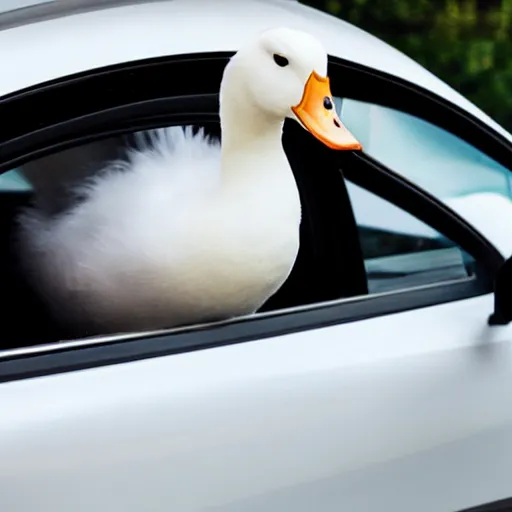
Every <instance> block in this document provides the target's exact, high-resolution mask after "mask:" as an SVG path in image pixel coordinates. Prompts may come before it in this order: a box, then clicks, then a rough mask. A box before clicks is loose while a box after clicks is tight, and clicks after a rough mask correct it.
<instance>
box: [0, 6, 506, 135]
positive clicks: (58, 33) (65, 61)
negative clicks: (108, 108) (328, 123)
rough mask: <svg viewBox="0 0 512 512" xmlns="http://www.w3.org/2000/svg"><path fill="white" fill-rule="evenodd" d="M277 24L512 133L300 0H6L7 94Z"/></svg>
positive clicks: (235, 42) (2, 20)
mask: <svg viewBox="0 0 512 512" xmlns="http://www.w3.org/2000/svg"><path fill="white" fill-rule="evenodd" d="M17 6H19V7H20V8H18V9H16V8H15V7H17ZM2 11H4V12H2ZM276 26H289V27H292V28H299V29H302V30H305V31H308V32H310V33H311V34H313V35H315V36H316V37H318V38H319V39H320V40H321V41H322V42H323V44H324V45H325V47H326V49H327V51H328V52H329V53H330V54H331V55H332V56H335V57H339V58H342V59H346V60H348V61H352V62H355V63H357V64H361V65H364V66H367V67H369V68H373V69H375V70H379V71H384V72H386V73H389V74H391V75H394V76H396V77H399V78H402V79H404V80H407V81H409V82H411V83H414V84H416V85H418V86H420V87H423V88H425V89H427V90H429V91H431V92H433V93H435V94H437V95H439V96H442V97H444V98H445V99H447V100H449V101H451V102H452V103H454V104H455V105H457V106H458V107H460V108H462V109H463V110H465V111H467V112H468V113H470V114H472V115H474V116H475V117H477V118H478V119H479V120H481V121H483V122H484V123H486V124H487V125H488V126H489V127H491V128H493V129H495V130H496V131H497V132H499V133H500V134H501V135H503V136H504V137H505V138H507V139H508V140H509V141H512V135H511V134H510V133H508V132H507V131H506V130H504V129H503V128H502V127H501V126H499V125H498V124H497V123H496V122H494V121H493V120H492V119H491V118H490V117H489V116H487V115H486V114H485V113H484V112H482V111H481V110H480V109H479V108H477V107H476V106H475V105H474V104H472V103H471V102H470V101H468V100H467V99H466V98H464V97H463V96H462V95H460V94H459V93H458V92H457V91H455V90H454V89H453V88H451V87H449V86H448V85H447V84H446V83H444V82H443V81H442V80H440V79H439V78H437V77H436V76H434V75H433V74H432V73H430V72H429V71H428V70H426V69H425V68H424V67H422V66H421V65H419V64H418V63H416V62H415V61H414V60H412V59H411V58H409V57H407V56H406V55H404V54H403V53H401V52H399V51H398V50H396V49H395V48H393V47H391V46H389V45H388V44H386V43H384V42H383V41H381V40H380V39H378V38H376V37H374V36H372V35H371V34H369V33H367V32H365V31H363V30H361V29H359V28H357V27H355V26H354V25H351V24H349V23H347V22H345V21H342V20H340V19H338V18H335V17H333V16H330V15H328V14H325V13H322V12H320V11H318V10H316V9H313V8H310V7H308V6H305V5H302V4H300V3H299V2H298V1H296V0H243V1H241V0H160V1H157V0H3V7H2V8H0V67H1V69H2V79H1V80H0V96H2V95H5V94H8V93H12V92H14V91H17V90H20V89H23V88H26V87H30V86H33V85H35V84H38V83H41V82H45V81H48V80H53V79H56V78H59V77H62V76H65V75H69V74H73V73H78V72H82V71H87V70H89V69H94V68H98V67H103V66H109V65H113V64H119V63H122V62H127V61H131V60H137V59H146V58H154V57H160V56H165V55H169V54H187V53H203V52H217V51H236V50H237V49H238V48H239V47H240V45H242V44H243V43H244V42H245V41H246V40H247V38H249V37H251V36H253V35H255V34H257V33H259V32H261V31H263V30H265V29H267V28H271V27H276Z"/></svg>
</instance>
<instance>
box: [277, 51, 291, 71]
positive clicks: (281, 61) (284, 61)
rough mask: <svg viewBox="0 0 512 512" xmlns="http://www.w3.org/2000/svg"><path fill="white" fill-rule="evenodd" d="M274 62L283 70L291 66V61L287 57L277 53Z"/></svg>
mask: <svg viewBox="0 0 512 512" xmlns="http://www.w3.org/2000/svg"><path fill="white" fill-rule="evenodd" d="M274 62H275V63H276V64H277V65H278V66H279V67H281V68H284V67H285V66H288V64H290V61H289V60H288V59H287V58H286V57H283V56H282V55H278V54H277V53H274Z"/></svg>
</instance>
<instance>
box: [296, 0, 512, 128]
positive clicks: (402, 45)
mask: <svg viewBox="0 0 512 512" xmlns="http://www.w3.org/2000/svg"><path fill="white" fill-rule="evenodd" d="M303 3H306V4H308V5H311V6H313V7H316V8H318V9H322V10H324V11H327V12H330V13H332V14H334V15H336V16H339V17H340V18H342V19H345V20H347V21H349V22H350V23H353V24H354V25H357V26H359V27H360V28H362V29H364V30H366V31H368V32H370V33H372V34H373V35H375V36H377V37H379V38H381V39H383V40H384V41H386V42H387V43H389V44H391V45H392V46H394V47H396V48H397V49H399V50H401V51H402V52H404V53H405V54H407V55H409V56H410V57H412V58H413V59H414V60H416V61H417V62H419V63H420V64H422V65H423V66H425V67H426V68H427V69H429V70H430V71H432V72H433V73H434V74H436V75H437V76H439V77H440V78H441V79H443V80H444V81H446V82H447V83H448V84H450V85H451V86H452V87H453V88H454V89H456V90H458V91H459V92H461V93H462V94H463V95H464V96H466V97H467V98H469V99H470V100H471V101H473V102H474V103H475V104H476V105H478V106H479V107H480V108H481V109H482V110H484V111H485V112H486V113H487V114H489V115H490V116H491V117H493V118H494V119H495V120H496V121H498V122H499V123H500V124H502V125H503V126H504V127H505V128H506V129H507V130H509V131H512V0H303Z"/></svg>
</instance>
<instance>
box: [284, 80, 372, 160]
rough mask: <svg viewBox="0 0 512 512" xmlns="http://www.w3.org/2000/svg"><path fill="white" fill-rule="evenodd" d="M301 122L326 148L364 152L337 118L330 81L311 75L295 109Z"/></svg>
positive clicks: (294, 111) (293, 109) (293, 108)
mask: <svg viewBox="0 0 512 512" xmlns="http://www.w3.org/2000/svg"><path fill="white" fill-rule="evenodd" d="M292 111H293V113H294V114H295V115H296V116H297V117H298V119H299V121H300V122H301V123H302V124H303V125H304V126H305V128H306V129H307V130H308V131H310V132H311V133H312V134H313V135H314V136H315V137H316V138H317V139H318V140H320V141H321V142H323V143H324V144H325V145H326V146H327V147H329V148H331V149H338V150H356V151H361V150H362V149H363V147H362V146H361V143H360V142H359V141H358V140H357V139H356V138H355V137H354V136H353V135H352V134H351V133H350V132H349V130H348V129H347V128H346V127H345V126H344V125H343V123H342V122H341V121H340V118H339V117H338V114H336V109H335V108H334V101H333V99H332V94H331V87H330V85H329V78H328V77H323V76H320V75H319V74H318V73H316V71H313V73H311V75H310V77H309V78H308V81H307V82H306V86H305V88H304V95H303V96H302V100H301V102H300V103H299V104H298V105H297V106H296V107H292Z"/></svg>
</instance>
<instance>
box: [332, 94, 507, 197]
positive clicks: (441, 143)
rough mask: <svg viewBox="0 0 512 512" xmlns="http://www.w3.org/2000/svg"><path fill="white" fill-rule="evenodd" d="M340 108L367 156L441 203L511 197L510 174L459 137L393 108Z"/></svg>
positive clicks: (344, 102) (349, 104) (342, 103)
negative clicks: (487, 195)
mask: <svg viewBox="0 0 512 512" xmlns="http://www.w3.org/2000/svg"><path fill="white" fill-rule="evenodd" d="M335 103H336V107H337V109H338V113H339V114H340V117H341V119H342V120H343V122H344V123H345V124H346V126H347V127H348V128H349V129H350V130H351V131H352V133H354V135H355V136H356V137H357V138H358V139H359V140H360V141H361V143H362V144H363V147H364V150H365V152H366V153H367V154H368V155H370V156H371V157H373V158H375V159H376V160H379V161H380V162H382V163H383V164H384V165H386V166H387V167H389V168H390V169H392V170H394V171H395V172H397V173H399V174H401V175H403V176H404V177H406V178H407V179H408V180H410V181H412V182H414V183H416V184H417V185H418V186H420V187H422V188H424V189H425V190H427V191H428V192H430V193H431V194H432V195H434V196H436V197H437V198H438V199H440V200H442V201H444V202H447V203H450V200H452V199H455V198H457V199H458V198H461V197H466V196H470V195H474V194H481V193H493V194H499V195H501V196H505V197H507V198H511V197H512V192H511V191H512V188H511V185H512V181H511V173H510V171H508V170H507V169H506V168H505V167H503V166H502V165H500V164H499V163H497V162H496V161H494V160H493V159H491V158H489V157H488V156H487V155H485V154H484V153H482V152H481V151H479V150H478V149H476V148H474V147H473V146H472V145H470V144H468V143H467V142H465V141H464V140H462V139H460V138H459V137H457V136H455V135H453V134H451V133H449V132H447V131H445V130H443V129H442V128H440V127H438V126H435V125H433V124H431V123H429V122H427V121H424V120H422V119H420V118H418V117H415V116H412V115H410V114H406V113H404V112H400V111H398V110H394V109H391V108H387V107H383V106H380V105H375V104H372V103H366V102H361V101H356V100H352V99H346V98H345V99H341V98H337V100H336V102H335Z"/></svg>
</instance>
